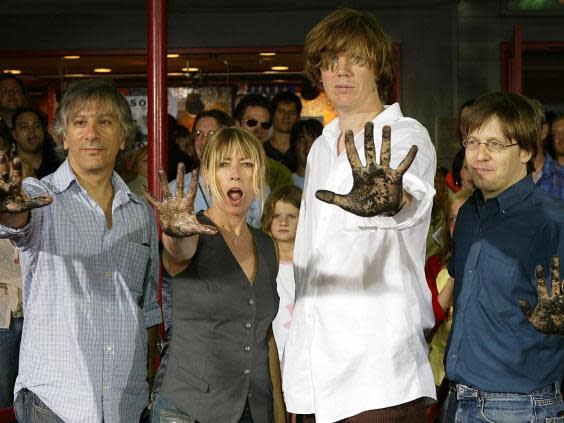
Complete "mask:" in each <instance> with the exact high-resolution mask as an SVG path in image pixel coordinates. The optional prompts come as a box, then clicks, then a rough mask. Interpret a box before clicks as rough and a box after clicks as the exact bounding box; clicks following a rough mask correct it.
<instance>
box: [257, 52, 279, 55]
mask: <svg viewBox="0 0 564 423" xmlns="http://www.w3.org/2000/svg"><path fill="white" fill-rule="evenodd" d="M259 56H276V53H269V52H261V53H259Z"/></svg>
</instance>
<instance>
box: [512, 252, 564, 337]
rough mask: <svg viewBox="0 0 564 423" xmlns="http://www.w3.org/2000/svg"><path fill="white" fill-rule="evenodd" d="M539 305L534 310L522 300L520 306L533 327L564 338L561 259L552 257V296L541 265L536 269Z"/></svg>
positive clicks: (563, 286)
mask: <svg viewBox="0 0 564 423" xmlns="http://www.w3.org/2000/svg"><path fill="white" fill-rule="evenodd" d="M535 271H536V278H537V293H538V297H539V300H538V303H537V306H536V307H535V308H534V309H533V310H532V309H531V306H530V305H529V303H528V302H527V301H526V300H524V299H522V298H520V299H519V306H520V307H521V310H522V311H523V314H524V315H525V317H526V318H527V320H528V321H529V322H530V323H531V325H533V327H534V328H535V329H536V330H538V331H540V332H543V333H546V334H549V335H562V336H564V280H563V281H560V259H559V258H558V257H557V256H555V257H552V270H551V280H552V294H551V293H549V292H548V290H547V289H546V284H545V281H544V271H543V268H542V266H541V265H538V266H537V268H536V269H535Z"/></svg>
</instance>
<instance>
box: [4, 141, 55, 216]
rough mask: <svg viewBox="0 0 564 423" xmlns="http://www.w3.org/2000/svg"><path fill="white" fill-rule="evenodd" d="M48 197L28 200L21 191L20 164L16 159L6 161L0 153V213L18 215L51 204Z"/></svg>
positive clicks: (43, 196)
mask: <svg viewBox="0 0 564 423" xmlns="http://www.w3.org/2000/svg"><path fill="white" fill-rule="evenodd" d="M52 201H53V199H52V198H51V197H50V196H49V195H42V196H39V197H35V198H30V197H29V195H27V194H26V193H25V192H24V191H23V190H22V162H21V160H20V159H19V158H18V157H15V158H14V160H12V163H10V162H9V161H8V158H7V156H6V153H5V152H3V151H0V213H9V214H18V213H25V212H29V211H30V210H32V209H36V208H39V207H43V206H46V205H48V204H51V202H52Z"/></svg>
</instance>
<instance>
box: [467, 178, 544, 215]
mask: <svg viewBox="0 0 564 423" xmlns="http://www.w3.org/2000/svg"><path fill="white" fill-rule="evenodd" d="M534 190H535V183H534V182H533V177H532V175H531V174H529V175H527V176H525V177H524V178H523V179H521V180H520V181H519V182H517V183H515V184H513V185H512V186H510V187H509V188H507V189H506V190H505V191H503V192H502V193H501V194H499V195H498V196H497V197H495V198H492V199H491V200H489V201H493V202H495V203H496V204H497V206H498V207H499V210H500V211H501V212H502V213H505V211H506V210H508V209H510V208H512V207H513V206H515V205H517V204H519V203H521V202H522V201H523V200H525V198H527V197H528V196H529V195H531V194H532V193H533V191H534ZM473 197H474V201H475V202H476V204H477V205H480V206H483V205H484V204H485V203H484V197H483V196H482V192H481V191H480V190H479V189H476V190H475V191H474V194H473ZM489 201H488V203H489ZM478 209H480V207H478Z"/></svg>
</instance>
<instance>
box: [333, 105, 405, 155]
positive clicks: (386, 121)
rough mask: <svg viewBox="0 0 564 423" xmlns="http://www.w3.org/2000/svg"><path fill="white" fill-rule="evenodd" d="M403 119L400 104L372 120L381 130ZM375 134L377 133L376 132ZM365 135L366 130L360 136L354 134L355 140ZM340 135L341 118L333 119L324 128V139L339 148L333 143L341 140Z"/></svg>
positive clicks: (388, 107) (385, 109)
mask: <svg viewBox="0 0 564 423" xmlns="http://www.w3.org/2000/svg"><path fill="white" fill-rule="evenodd" d="M402 117H403V114H402V112H401V109H400V105H399V103H394V104H391V105H389V106H384V110H382V112H380V113H378V114H377V115H376V116H375V117H374V119H372V123H374V126H375V127H379V128H381V127H383V126H384V125H391V124H393V123H394V122H396V121H397V120H398V119H401V118H402ZM374 132H375V133H376V130H375V131H374ZM363 133H364V130H362V131H361V132H359V133H358V134H354V137H355V139H357V137H358V136H359V135H360V134H363ZM340 134H341V127H340V124H339V118H336V119H333V120H332V121H331V122H329V124H328V125H327V126H325V128H323V137H324V138H325V139H327V140H331V141H332V142H330V143H329V144H330V145H331V146H332V147H334V148H337V146H336V145H334V144H335V143H334V142H333V141H334V140H337V139H339V135H340Z"/></svg>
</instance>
